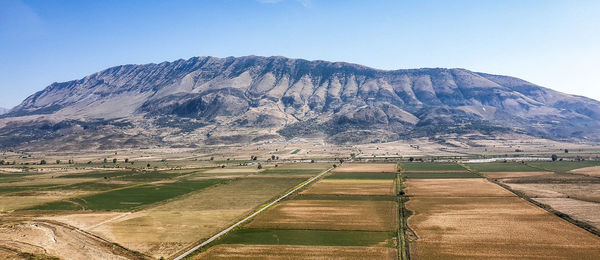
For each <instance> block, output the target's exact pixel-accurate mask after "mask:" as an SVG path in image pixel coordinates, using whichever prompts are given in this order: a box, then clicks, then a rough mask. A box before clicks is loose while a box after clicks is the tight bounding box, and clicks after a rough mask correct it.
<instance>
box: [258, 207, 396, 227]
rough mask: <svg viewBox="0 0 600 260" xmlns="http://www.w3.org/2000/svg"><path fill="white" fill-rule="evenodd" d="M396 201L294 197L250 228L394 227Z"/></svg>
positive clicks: (261, 215)
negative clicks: (296, 198)
mask: <svg viewBox="0 0 600 260" xmlns="http://www.w3.org/2000/svg"><path fill="white" fill-rule="evenodd" d="M397 212H398V211H397V203H396V202H393V201H351V200H344V201H341V200H290V201H284V202H281V203H279V204H277V205H275V206H274V207H272V208H270V209H269V210H267V211H265V212H264V213H262V214H260V215H259V216H257V217H256V218H255V219H254V220H252V222H250V223H249V224H248V225H247V227H248V228H271V229H320V230H357V231H394V230H396V228H397V223H396V222H397V221H396V220H397V218H398V217H397Z"/></svg>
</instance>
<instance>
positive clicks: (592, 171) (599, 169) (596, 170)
mask: <svg viewBox="0 0 600 260" xmlns="http://www.w3.org/2000/svg"><path fill="white" fill-rule="evenodd" d="M571 172H572V173H577V174H584V175H588V176H595V177H600V166H592V167H585V168H581V169H575V170H572V171H571Z"/></svg>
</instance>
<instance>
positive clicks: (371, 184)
mask: <svg viewBox="0 0 600 260" xmlns="http://www.w3.org/2000/svg"><path fill="white" fill-rule="evenodd" d="M300 194H322V195H394V180H345V179H325V180H321V181H319V182H317V183H315V184H313V185H312V186H311V187H310V188H308V189H307V190H304V191H302V192H301V193H300Z"/></svg>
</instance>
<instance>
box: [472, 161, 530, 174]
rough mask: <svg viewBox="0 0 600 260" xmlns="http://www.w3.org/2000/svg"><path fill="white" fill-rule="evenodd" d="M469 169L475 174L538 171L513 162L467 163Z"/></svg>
mask: <svg viewBox="0 0 600 260" xmlns="http://www.w3.org/2000/svg"><path fill="white" fill-rule="evenodd" d="M465 166H468V167H469V169H471V170H473V171H477V172H537V171H540V170H539V169H536V168H534V167H530V166H529V165H527V164H524V163H515V162H491V163H467V164H465Z"/></svg>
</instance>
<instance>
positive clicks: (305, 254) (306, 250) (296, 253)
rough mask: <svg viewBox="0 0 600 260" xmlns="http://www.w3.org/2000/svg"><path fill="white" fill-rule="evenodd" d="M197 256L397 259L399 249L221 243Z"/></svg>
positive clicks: (203, 257) (211, 257)
mask: <svg viewBox="0 0 600 260" xmlns="http://www.w3.org/2000/svg"><path fill="white" fill-rule="evenodd" d="M194 259H323V260H324V259H340V260H341V259H348V260H350V259H352V260H354V259H358V260H361V259H364V260H371V259H382V260H385V259H390V260H391V259H396V250H395V249H392V248H385V247H353V246H287V245H218V246H214V247H211V248H210V249H208V250H207V251H206V252H204V253H202V254H200V255H198V256H197V257H196V258H194Z"/></svg>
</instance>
